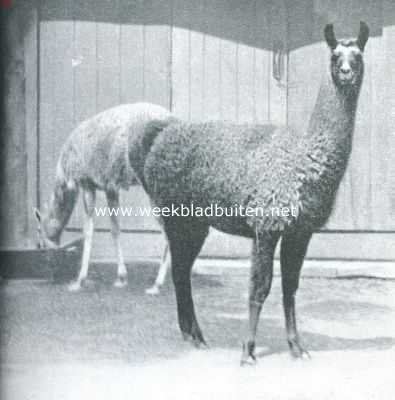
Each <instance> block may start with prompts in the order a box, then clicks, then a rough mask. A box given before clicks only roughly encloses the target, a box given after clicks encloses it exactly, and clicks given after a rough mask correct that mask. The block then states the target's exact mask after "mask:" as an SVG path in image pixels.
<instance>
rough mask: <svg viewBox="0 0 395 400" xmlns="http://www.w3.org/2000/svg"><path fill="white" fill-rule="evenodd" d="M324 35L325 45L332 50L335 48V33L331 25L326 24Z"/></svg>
mask: <svg viewBox="0 0 395 400" xmlns="http://www.w3.org/2000/svg"><path fill="white" fill-rule="evenodd" d="M324 35H325V40H326V43H328V46H329V47H330V48H331V49H332V50H334V49H335V48H336V46H337V40H336V36H335V32H334V31H333V24H327V25H326V26H325V29H324Z"/></svg>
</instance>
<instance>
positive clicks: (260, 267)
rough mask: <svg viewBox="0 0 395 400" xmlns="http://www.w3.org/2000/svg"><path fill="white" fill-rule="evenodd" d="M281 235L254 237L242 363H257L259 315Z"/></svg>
mask: <svg viewBox="0 0 395 400" xmlns="http://www.w3.org/2000/svg"><path fill="white" fill-rule="evenodd" d="M278 239H279V235H278V234H277V233H276V234H271V233H265V234H263V235H260V236H258V237H257V238H255V239H254V242H253V250H252V257H251V272H250V292H249V325H248V335H247V339H246V341H245V342H244V343H243V354H242V358H241V362H240V364H241V365H245V364H255V362H256V357H255V340H256V333H257V328H258V322H259V315H260V313H261V309H262V306H263V303H264V301H265V300H266V297H267V296H268V294H269V292H270V288H271V284H272V279H273V256H274V250H275V247H276V244H277V241H278Z"/></svg>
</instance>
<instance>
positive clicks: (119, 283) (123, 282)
mask: <svg viewBox="0 0 395 400" xmlns="http://www.w3.org/2000/svg"><path fill="white" fill-rule="evenodd" d="M127 285H128V279H127V277H126V276H118V278H117V280H116V281H115V282H114V287H116V288H118V289H122V288H124V287H125V286H127Z"/></svg>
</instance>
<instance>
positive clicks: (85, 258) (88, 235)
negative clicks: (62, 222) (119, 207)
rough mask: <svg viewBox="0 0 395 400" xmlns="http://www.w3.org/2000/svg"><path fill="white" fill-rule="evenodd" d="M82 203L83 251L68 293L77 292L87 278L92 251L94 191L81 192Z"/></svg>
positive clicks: (85, 190)
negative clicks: (76, 276) (83, 216)
mask: <svg viewBox="0 0 395 400" xmlns="http://www.w3.org/2000/svg"><path fill="white" fill-rule="evenodd" d="M83 203H84V209H85V213H86V220H85V223H84V250H83V254H82V264H81V270H80V273H79V274H78V278H77V280H76V281H75V282H73V283H71V284H70V285H69V290H70V291H77V290H80V289H81V286H82V284H83V282H84V281H85V279H86V278H87V276H88V269H89V259H90V255H91V250H92V239H93V211H94V208H95V203H96V191H95V190H94V189H84V190H83Z"/></svg>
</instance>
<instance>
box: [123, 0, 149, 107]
mask: <svg viewBox="0 0 395 400" xmlns="http://www.w3.org/2000/svg"><path fill="white" fill-rule="evenodd" d="M143 6H144V5H143V3H142V2H138V1H133V2H126V1H122V2H121V3H120V18H121V27H120V29H121V32H120V33H121V37H120V40H121V44H120V57H121V103H135V102H139V101H142V100H143V97H144V28H143V21H142V20H141V21H140V22H138V19H139V15H141V13H142V7H143Z"/></svg>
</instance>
